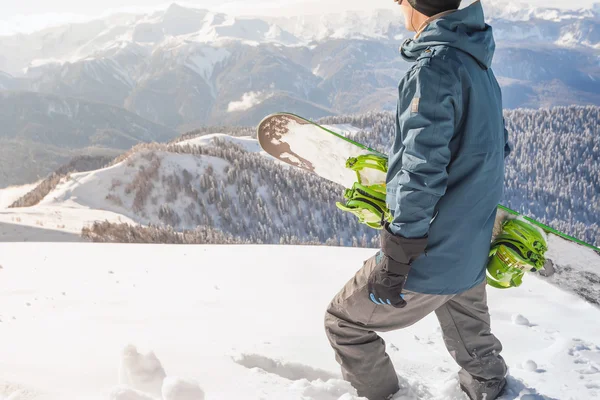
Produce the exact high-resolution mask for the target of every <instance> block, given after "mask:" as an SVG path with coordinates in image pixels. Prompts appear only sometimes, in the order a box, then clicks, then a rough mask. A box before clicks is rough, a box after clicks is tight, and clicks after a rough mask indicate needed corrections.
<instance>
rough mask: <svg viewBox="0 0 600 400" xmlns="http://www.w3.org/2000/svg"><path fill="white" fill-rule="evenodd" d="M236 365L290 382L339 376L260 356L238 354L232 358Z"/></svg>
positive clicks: (323, 379) (336, 377)
mask: <svg viewBox="0 0 600 400" xmlns="http://www.w3.org/2000/svg"><path fill="white" fill-rule="evenodd" d="M233 361H235V362H236V363H237V364H239V365H241V366H243V367H246V368H249V369H252V368H258V369H261V370H263V371H265V372H268V373H270V374H275V375H279V376H280V377H282V378H285V379H289V380H292V381H299V380H302V379H306V380H307V381H316V380H319V379H320V380H322V381H327V380H329V379H338V378H339V376H337V375H334V374H332V373H330V372H327V371H324V370H321V369H317V368H313V367H310V366H308V365H303V364H298V363H287V362H282V361H278V360H274V359H272V358H269V357H265V356H262V355H260V354H240V355H237V356H235V357H233Z"/></svg>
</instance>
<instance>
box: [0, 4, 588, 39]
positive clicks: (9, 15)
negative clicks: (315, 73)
mask: <svg viewBox="0 0 600 400" xmlns="http://www.w3.org/2000/svg"><path fill="white" fill-rule="evenodd" d="M1 1H2V3H3V4H2V6H0V34H9V33H13V32H31V31H34V30H37V29H41V28H44V27H46V26H49V25H58V24H60V23H65V22H77V21H84V20H89V19H91V18H93V17H98V16H103V15H107V14H111V13H115V12H117V11H133V12H146V11H150V10H153V9H159V8H166V7H167V6H168V4H169V3H172V2H173V1H174V0H172V1H168V0H166V1H165V0H102V1H98V0H52V1H46V0H18V1H11V0H1ZM484 1H487V0H484ZM496 1H505V0H496ZM596 1H599V0H571V1H564V0H520V2H521V3H526V4H529V5H535V6H545V7H559V8H564V7H567V8H581V7H589V6H591V5H592V4H593V3H594V2H596ZM177 3H179V4H181V5H188V6H194V7H202V8H208V9H211V10H215V11H221V12H226V13H229V14H234V15H265V16H266V15H298V14H319V13H325V12H336V11H343V10H348V9H353V10H361V9H374V8H393V7H397V5H396V4H395V3H394V2H393V1H392V0H288V1H285V2H284V4H285V5H282V4H281V3H282V2H281V0H245V1H240V0H182V1H177Z"/></svg>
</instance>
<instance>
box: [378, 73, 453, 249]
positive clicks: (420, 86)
mask: <svg viewBox="0 0 600 400" xmlns="http://www.w3.org/2000/svg"><path fill="white" fill-rule="evenodd" d="M456 81H457V80H455V79H451V78H450V76H448V75H447V74H446V73H445V72H444V71H442V70H441V69H439V67H438V68H433V66H431V65H426V66H421V67H418V68H415V69H414V70H413V71H411V72H409V75H408V76H407V78H406V80H405V81H404V85H403V86H402V88H401V90H400V98H399V101H398V110H397V112H398V117H397V128H396V129H397V131H396V139H395V141H396V142H397V141H399V140H401V141H402V145H399V144H398V143H395V144H394V146H393V148H392V154H390V160H396V162H397V163H401V166H400V168H395V169H396V170H397V173H396V176H395V177H391V180H392V181H394V182H395V184H396V188H395V190H396V193H395V204H389V205H388V206H389V207H390V208H392V209H393V215H394V218H393V221H392V223H391V224H390V230H391V232H392V233H394V234H396V235H400V236H403V237H406V238H420V237H424V236H426V235H427V234H428V232H429V225H430V223H431V221H432V219H433V218H434V210H435V207H436V204H437V203H438V200H439V199H440V198H441V197H442V196H443V195H444V194H445V193H446V186H447V182H448V172H447V168H448V164H449V163H450V158H451V153H450V141H451V139H452V137H453V136H454V132H455V119H456V118H460V117H459V115H460V114H461V113H460V110H458V109H457V108H458V107H459V104H458V103H459V102H458V101H457V99H456V94H455V93H454V92H455V89H454V87H455V84H456ZM394 152H398V153H396V154H394ZM388 180H390V177H388Z"/></svg>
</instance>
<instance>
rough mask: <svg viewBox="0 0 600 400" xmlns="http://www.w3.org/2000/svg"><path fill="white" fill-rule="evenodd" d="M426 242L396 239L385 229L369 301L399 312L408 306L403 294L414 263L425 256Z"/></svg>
mask: <svg viewBox="0 0 600 400" xmlns="http://www.w3.org/2000/svg"><path fill="white" fill-rule="evenodd" d="M426 246H427V238H426V237H425V238H421V239H408V238H404V237H401V236H395V235H394V234H392V233H391V232H390V231H389V230H388V226H387V225H386V226H385V227H384V229H382V232H381V251H380V252H379V253H378V254H377V258H376V263H377V265H376V266H375V269H374V270H373V272H371V275H370V276H369V280H368V289H369V297H370V298H371V301H372V302H373V303H375V304H382V305H390V306H392V307H396V308H403V307H404V306H406V301H405V300H404V298H403V295H402V290H403V289H404V284H405V283H406V279H407V277H408V273H409V272H410V268H411V267H410V265H411V263H412V262H413V261H414V260H415V259H416V258H417V257H419V256H420V255H421V254H423V253H425V247H426Z"/></svg>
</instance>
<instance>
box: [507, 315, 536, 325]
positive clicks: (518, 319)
mask: <svg viewBox="0 0 600 400" xmlns="http://www.w3.org/2000/svg"><path fill="white" fill-rule="evenodd" d="M512 323H513V324H515V325H521V326H530V327H531V326H534V325H533V324H531V322H529V320H528V319H527V318H525V317H524V316H523V315H521V314H513V316H512Z"/></svg>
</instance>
